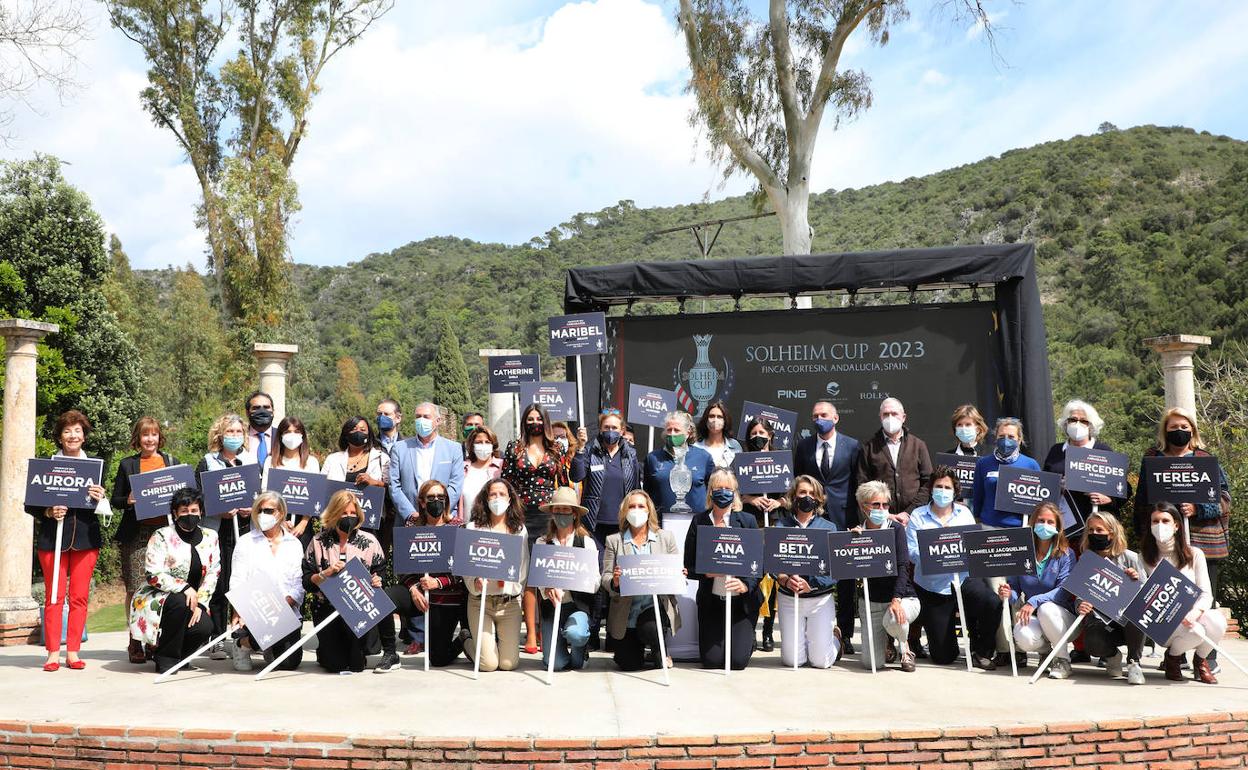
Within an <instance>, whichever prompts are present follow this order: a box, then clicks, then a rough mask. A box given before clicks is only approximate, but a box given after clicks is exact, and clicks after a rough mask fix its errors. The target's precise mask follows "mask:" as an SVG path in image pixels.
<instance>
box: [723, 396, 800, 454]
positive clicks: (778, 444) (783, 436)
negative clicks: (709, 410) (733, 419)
mask: <svg viewBox="0 0 1248 770" xmlns="http://www.w3.org/2000/svg"><path fill="white" fill-rule="evenodd" d="M751 420H759V421H763V420H766V421H767V423H768V424H770V425H771V429H772V431H774V435H773V436H772V438H771V448H772V449H793V447H794V446H796V445H797V438H796V435H797V433H796V431H797V412H793V411H790V410H788V409H780V408H779V407H775V406H767V405H766V404H756V403H754V402H753V401H746V402H745V403H744V404H742V405H741V426H740V430H739V431H738V433H737V438H738V439H739V440H740V441H741V444H742V445H743V446H744V445H745V442H746V439H747V438H748V436H746V435H745V434H746V431H747V430H749V427H750V421H751Z"/></svg>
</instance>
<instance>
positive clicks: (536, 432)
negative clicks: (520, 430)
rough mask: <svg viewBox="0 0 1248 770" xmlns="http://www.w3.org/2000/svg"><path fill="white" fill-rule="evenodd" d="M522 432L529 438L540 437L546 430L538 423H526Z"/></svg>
mask: <svg viewBox="0 0 1248 770" xmlns="http://www.w3.org/2000/svg"><path fill="white" fill-rule="evenodd" d="M524 430H525V432H527V433H528V434H529V435H530V436H540V435H542V433H544V432H545V430H546V429H545V428H544V427H542V424H541V423H540V422H527V423H525V424H524Z"/></svg>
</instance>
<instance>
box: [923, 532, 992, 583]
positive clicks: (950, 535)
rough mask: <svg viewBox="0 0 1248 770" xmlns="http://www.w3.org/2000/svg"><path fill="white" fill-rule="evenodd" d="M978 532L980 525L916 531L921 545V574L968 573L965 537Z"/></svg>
mask: <svg viewBox="0 0 1248 770" xmlns="http://www.w3.org/2000/svg"><path fill="white" fill-rule="evenodd" d="M978 531H979V525H978V524H965V525H963V526H960V527H933V528H931V529H919V530H915V533H914V534H915V539H916V540H918V543H919V565H918V566H919V573H920V574H923V575H952V574H954V573H955V572H966V542H965V537H964V536H965V535H966V533H967V532H978Z"/></svg>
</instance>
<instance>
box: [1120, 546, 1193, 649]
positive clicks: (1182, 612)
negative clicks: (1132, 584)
mask: <svg viewBox="0 0 1248 770" xmlns="http://www.w3.org/2000/svg"><path fill="white" fill-rule="evenodd" d="M1200 595H1201V590H1200V586H1198V585H1196V584H1195V583H1193V582H1192V581H1190V580H1188V579H1187V578H1186V577H1185V576H1184V575H1183V573H1182V572H1179V570H1178V569H1177V568H1176V567H1175V566H1174V565H1173V564H1171V563H1170V562H1168V561H1166V560H1165V559H1162V560H1161V561H1160V562H1158V563H1157V568H1156V569H1155V570H1153V574H1152V575H1150V576H1149V577H1148V580H1147V581H1146V582H1145V583H1144V586H1143V587H1142V588H1140V592H1139V593H1137V594H1136V595H1135V598H1134V599H1132V600H1131V603H1130V604H1128V605H1127V609H1126V611H1125V612H1123V617H1124V618H1125V619H1126V620H1128V621H1130V622H1131V623H1133V624H1135V626H1136V627H1137V628H1139V629H1140V630H1141V631H1143V632H1144V635H1145V636H1147V637H1148V638H1149V639H1152V640H1153V641H1154V642H1156V643H1157V644H1161V645H1164V644H1165V643H1166V642H1168V641H1170V637H1171V636H1172V635H1173V634H1174V632H1175V631H1177V630H1178V628H1179V625H1180V624H1182V622H1183V618H1184V617H1185V616H1186V615H1187V613H1189V612H1191V610H1192V607H1194V606H1196V602H1197V601H1198V600H1199V599H1200Z"/></svg>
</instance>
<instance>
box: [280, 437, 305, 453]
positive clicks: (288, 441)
mask: <svg viewBox="0 0 1248 770" xmlns="http://www.w3.org/2000/svg"><path fill="white" fill-rule="evenodd" d="M282 446H284V447H286V448H287V449H298V448H299V447H301V446H303V436H302V435H300V434H298V433H283V434H282Z"/></svg>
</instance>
